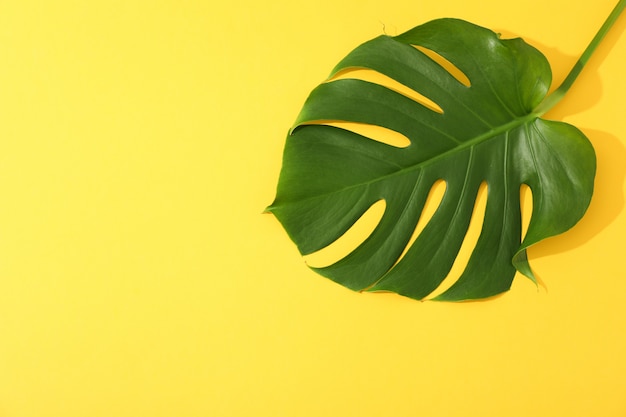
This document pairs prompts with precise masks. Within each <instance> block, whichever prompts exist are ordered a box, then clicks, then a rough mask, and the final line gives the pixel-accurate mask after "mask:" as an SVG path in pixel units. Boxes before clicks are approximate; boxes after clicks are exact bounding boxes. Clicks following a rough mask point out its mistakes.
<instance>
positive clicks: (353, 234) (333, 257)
mask: <svg viewBox="0 0 626 417" xmlns="http://www.w3.org/2000/svg"><path fill="white" fill-rule="evenodd" d="M385 206H386V204H385V200H379V201H377V202H376V203H374V204H372V206H371V207H370V208H368V209H367V211H366V212H365V213H363V215H362V216H361V217H360V218H359V219H358V220H357V221H356V222H355V223H354V224H353V225H352V227H350V229H348V231H346V233H344V234H343V235H342V236H340V237H339V238H338V239H337V240H335V241H334V242H333V243H331V244H330V245H328V246H326V247H325V248H322V249H320V250H318V251H316V252H313V253H311V254H308V255H306V256H305V257H304V260H305V262H306V263H307V265H309V266H312V267H317V268H322V267H325V266H329V265H332V264H334V263H335V262H337V261H339V260H340V259H343V258H345V257H346V256H348V255H349V254H350V253H352V252H353V251H354V250H355V249H356V248H357V247H358V246H359V245H360V244H361V243H363V241H364V240H365V239H367V238H368V237H369V236H370V235H371V234H372V232H373V231H374V229H376V226H378V223H380V220H381V219H382V217H383V214H384V213H385Z"/></svg>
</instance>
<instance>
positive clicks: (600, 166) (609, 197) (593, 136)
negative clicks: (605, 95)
mask: <svg viewBox="0 0 626 417" xmlns="http://www.w3.org/2000/svg"><path fill="white" fill-rule="evenodd" d="M581 130H582V131H583V132H584V133H585V135H587V137H588V138H589V140H590V141H591V143H592V144H593V147H594V148H595V150H596V158H597V170H596V179H595V185H594V193H593V197H592V198H591V203H590V204H589V208H588V210H587V213H586V214H585V216H584V217H583V218H582V219H581V220H580V221H579V222H578V224H576V225H575V226H574V227H573V228H572V229H571V230H568V231H567V232H566V233H564V234H561V235H558V236H555V237H552V238H550V239H546V240H545V241H543V242H540V243H539V244H537V245H536V246H534V247H532V248H530V249H529V252H530V256H529V257H530V258H533V259H537V258H542V257H544V256H549V255H553V254H556V253H559V252H565V251H569V250H572V249H575V248H577V247H579V246H582V245H583V244H585V243H587V242H588V241H590V240H591V239H593V238H594V237H595V236H596V235H598V234H599V233H600V232H602V230H604V229H605V228H607V227H608V226H609V225H610V224H611V223H613V221H614V220H615V219H616V218H617V217H618V216H619V214H620V213H621V212H622V210H623V209H624V193H623V189H624V181H625V180H626V148H625V147H624V145H623V144H622V143H621V141H620V140H619V139H618V138H617V137H615V136H613V135H611V134H609V133H606V132H602V131H599V130H593V129H584V128H583V129H581Z"/></svg>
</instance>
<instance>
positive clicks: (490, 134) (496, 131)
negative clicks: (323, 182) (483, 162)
mask: <svg viewBox="0 0 626 417" xmlns="http://www.w3.org/2000/svg"><path fill="white" fill-rule="evenodd" d="M538 118H539V116H538V114H537V112H531V113H528V114H527V115H524V116H521V117H516V118H514V119H513V120H511V121H510V122H508V123H505V124H503V125H501V126H498V127H496V128H493V129H491V130H488V131H487V132H485V133H482V134H480V135H478V136H477V137H475V138H473V139H470V140H467V141H465V142H462V143H461V144H459V145H458V146H455V147H453V148H451V149H449V150H447V151H445V152H443V153H441V154H439V155H435V156H434V157H432V158H429V159H427V160H425V161H421V162H418V163H416V164H414V165H411V166H408V167H405V168H402V169H399V170H398V171H394V172H392V173H389V174H386V175H383V176H380V177H378V178H375V179H373V180H370V181H364V182H359V183H357V184H352V185H349V186H347V187H343V188H340V189H338V190H335V191H331V192H328V193H323V194H317V195H314V196H311V197H307V198H303V199H299V200H297V201H295V202H296V203H301V202H304V201H308V200H314V199H318V198H321V197H327V196H330V195H333V194H337V193H341V192H344V191H347V190H350V189H353V188H356V187H363V186H366V187H367V186H370V185H372V184H374V183H376V182H379V181H384V180H387V179H389V178H393V177H395V176H399V175H405V174H407V173H409V172H412V171H415V170H419V169H423V168H425V167H428V166H429V165H432V164H434V163H436V162H437V161H439V160H441V159H444V158H446V157H448V156H449V155H452V154H454V153H456V152H461V151H463V150H464V149H467V148H469V147H472V146H474V145H477V144H479V143H483V142H486V141H488V140H490V139H493V138H495V137H497V136H499V135H500V134H502V133H505V132H509V131H512V130H513V129H515V128H517V127H519V126H523V125H525V124H528V123H530V122H532V121H533V120H536V119H538ZM296 127H297V126H296ZM303 127H306V126H304V125H303ZM294 130H295V128H294ZM368 140H369V139H368ZM285 203H286V204H289V202H285ZM272 207H274V206H270V207H268V209H271V208H272Z"/></svg>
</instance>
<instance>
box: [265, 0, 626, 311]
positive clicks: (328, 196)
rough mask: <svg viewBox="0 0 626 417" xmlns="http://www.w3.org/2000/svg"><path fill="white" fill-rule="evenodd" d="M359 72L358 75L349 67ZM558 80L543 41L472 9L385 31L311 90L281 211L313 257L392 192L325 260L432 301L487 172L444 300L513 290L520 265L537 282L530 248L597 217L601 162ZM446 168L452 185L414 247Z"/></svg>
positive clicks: (359, 278) (281, 192)
mask: <svg viewBox="0 0 626 417" xmlns="http://www.w3.org/2000/svg"><path fill="white" fill-rule="evenodd" d="M623 2H624V1H623V0H622V1H621V3H623ZM622 8H623V5H622ZM606 30H608V28H605V31H606ZM594 41H595V40H594ZM598 42H599V40H598ZM594 48H595V46H594ZM441 58H443V59H441ZM445 61H448V62H449V63H451V65H450V64H449V63H448V64H446V63H445ZM580 68H582V66H581V67H580ZM580 68H579V69H577V71H578V72H580ZM353 69H369V70H373V71H376V72H377V73H380V74H383V75H384V76H386V77H389V78H391V79H393V80H395V81H397V82H398V83H401V84H402V85H404V86H406V87H409V88H410V89H411V90H414V91H415V92H417V93H419V95H421V96H423V97H425V98H426V99H427V100H423V99H413V98H409V97H407V96H406V95H404V94H403V93H400V92H399V91H397V90H395V89H392V88H390V87H387V86H383V85H379V84H376V83H373V82H369V81H365V80H362V79H354V78H349V75H350V73H349V71H350V70H353ZM459 71H460V72H461V73H462V75H459V74H458V73H457V72H459ZM346 73H347V77H348V78H346V77H345V76H344V77H342V78H340V79H337V78H336V76H337V75H338V74H344V75H345V74H346ZM575 75H577V73H576V74H575ZM575 75H574V78H575ZM466 79H468V80H469V85H468V84H467V82H466ZM572 81H573V80H572ZM550 83H551V71H550V66H549V63H548V61H547V60H546V58H545V57H544V56H543V55H542V54H541V53H540V52H539V51H538V50H536V49H535V48H533V47H532V46H530V45H528V44H527V43H525V42H524V41H523V40H521V39H509V40H504V39H500V37H499V36H498V35H497V34H495V33H494V32H492V31H490V30H488V29H485V28H482V27H479V26H476V25H474V24H471V23H469V22H466V21H462V20H457V19H439V20H434V21H431V22H428V23H425V24H423V25H421V26H418V27H416V28H414V29H412V30H409V31H408V32H406V33H404V34H401V35H399V36H396V37H390V36H379V37H377V38H375V39H373V40H371V41H369V42H366V43H364V44H362V45H361V46H359V47H357V48H356V49H355V50H354V51H352V52H351V53H350V54H349V55H348V56H346V57H345V58H344V59H343V60H342V61H341V62H340V63H339V64H338V65H337V66H336V67H335V68H334V70H333V71H332V73H331V76H330V78H329V80H328V81H327V82H324V83H322V84H321V85H319V86H318V87H317V88H315V89H314V90H313V91H312V92H311V94H310V96H309V98H308V99H307V100H306V103H305V104H304V107H303V109H302V111H301V112H300V115H299V116H298V118H297V121H296V123H295V125H294V126H293V128H292V130H291V131H290V133H289V135H288V137H287V141H286V145H285V149H284V156H283V167H282V170H281V173H280V178H279V183H278V189H277V195H276V198H275V200H274V202H273V203H272V205H271V206H269V207H268V208H267V211H268V212H272V213H273V214H274V215H275V216H276V217H277V218H278V220H279V221H280V222H281V223H282V225H283V227H284V228H285V230H286V231H287V233H288V234H289V236H290V237H291V239H292V240H293V241H294V242H295V243H296V245H297V247H298V249H299V251H300V252H301V253H302V254H303V255H307V254H311V253H313V252H316V251H318V250H320V249H322V248H324V247H326V246H328V245H329V244H331V243H333V242H334V241H336V240H337V239H338V238H339V237H341V236H342V235H343V234H344V233H345V232H346V231H347V230H348V229H350V227H351V226H352V225H353V224H354V223H355V222H356V221H357V220H358V219H359V218H360V217H361V216H362V214H363V213H365V212H366V211H367V210H368V209H369V208H370V207H371V206H372V205H373V204H374V203H376V202H377V201H380V200H384V201H385V203H386V206H385V212H384V215H383V216H382V219H381V220H380V222H379V224H378V225H377V226H376V228H375V230H374V231H373V232H372V233H371V235H370V236H369V237H368V238H367V239H365V241H363V243H361V244H360V246H358V247H357V248H356V249H355V250H354V251H353V252H351V253H350V254H349V255H347V256H346V257H344V258H343V259H341V260H339V261H338V262H336V263H334V264H332V265H330V266H327V267H321V268H313V269H314V270H315V271H316V272H318V273H320V274H321V275H323V276H325V277H328V278H330V279H332V280H333V281H336V282H337V283H339V284H341V285H344V286H346V287H348V288H350V289H353V290H358V291H362V290H367V291H393V292H396V293H399V294H402V295H404V296H408V297H411V298H415V299H423V298H425V297H427V296H428V295H429V294H431V293H432V292H433V291H434V290H435V289H436V288H437V287H438V286H439V285H440V284H441V283H442V281H443V280H444V279H445V278H446V276H447V275H448V273H449V271H450V269H451V267H452V265H453V263H454V261H455V259H456V257H457V255H458V252H459V249H460V248H461V244H462V243H463V240H464V238H465V236H466V233H467V230H468V227H469V224H470V220H471V217H472V212H473V210H474V206H475V202H476V197H477V193H478V189H479V187H480V186H481V184H483V183H486V184H487V190H488V193H487V204H486V208H485V215H484V220H483V226H482V231H481V233H480V237H479V238H478V241H477V243H476V245H475V247H474V249H473V251H472V254H471V257H470V259H469V261H468V263H467V265H466V267H465V269H464V271H463V273H462V275H461V276H460V278H459V279H458V280H457V281H456V282H455V283H454V284H453V285H452V286H451V287H450V288H449V289H448V290H446V291H445V292H444V293H442V294H441V295H439V296H437V297H436V298H435V299H436V300H448V301H460V300H471V299H479V298H485V297H490V296H493V295H496V294H499V293H501V292H504V291H507V290H508V289H509V288H510V286H511V282H512V280H513V278H514V276H515V273H516V270H519V271H520V272H522V273H523V274H525V275H526V276H528V277H529V278H530V279H532V280H533V281H534V280H535V278H534V276H533V274H532V271H531V268H530V266H529V264H528V259H527V255H526V249H527V248H528V247H529V246H531V245H533V244H535V243H537V242H539V241H540V240H543V239H545V238H547V237H550V236H554V235H556V234H559V233H562V232H564V231H566V230H568V229H569V228H571V227H572V226H573V225H574V224H575V223H576V222H577V221H578V220H579V219H580V218H581V217H582V216H583V214H584V213H585V211H586V209H587V207H588V205H589V202H590V199H591V196H592V193H593V182H594V175H595V168H596V161H595V154H594V150H593V148H592V146H591V144H590V142H589V141H588V139H587V138H586V137H585V135H584V134H583V133H582V132H581V131H580V130H578V129H577V128H575V127H574V126H571V125H568V124H566V123H562V122H556V121H549V120H544V119H542V118H540V116H541V115H542V114H543V113H544V112H545V111H546V110H547V109H548V108H549V107H551V106H552V105H553V104H554V103H555V102H556V101H558V98H560V96H562V94H563V93H564V90H567V88H569V85H568V86H566V87H563V88H562V89H561V90H559V94H560V96H559V97H557V98H554V97H553V98H552V99H551V100H552V101H553V102H552V103H550V105H549V106H548V105H546V104H545V102H544V99H546V94H547V92H548V89H549V86H550ZM570 85H571V82H570ZM431 102H433V103H435V105H434V106H433V105H432V103H431ZM542 102H544V103H543V104H542ZM329 121H342V122H353V123H359V124H366V125H374V126H380V127H383V128H386V129H390V130H392V131H395V132H398V133H400V134H402V135H404V136H406V137H407V138H408V139H409V140H410V145H409V146H407V147H405V148H399V147H395V146H391V145H389V144H386V143H381V142H378V141H375V140H371V139H369V138H367V137H365V136H362V135H360V134H358V133H355V132H353V131H351V130H348V129H344V128H340V127H336V126H330V125H328V123H327V122H329ZM439 180H443V181H444V182H445V184H446V191H445V195H444V197H443V199H442V200H441V203H440V205H439V206H438V208H437V210H436V212H435V214H434V215H433V216H432V218H431V219H430V221H429V222H428V224H427V225H426V226H425V228H424V229H423V230H422V231H421V233H420V234H419V236H418V237H417V239H415V241H414V242H413V243H412V244H411V246H410V247H409V248H408V250H406V251H405V248H406V246H407V244H408V243H409V241H410V240H411V235H412V234H413V231H414V230H415V226H416V224H417V222H418V220H419V219H420V216H421V215H422V214H423V210H424V206H425V204H426V201H427V197H428V194H429V192H430V190H431V188H432V187H433V185H434V184H435V183H436V182H437V181H439ZM523 184H526V185H528V186H529V187H530V189H531V190H532V196H533V212H532V218H531V221H530V225H529V227H528V231H527V233H526V236H525V237H524V239H523V240H522V235H521V234H522V224H521V213H520V187H521V186H522V185H523ZM403 252H405V253H404V255H403V256H401V255H402V254H403Z"/></svg>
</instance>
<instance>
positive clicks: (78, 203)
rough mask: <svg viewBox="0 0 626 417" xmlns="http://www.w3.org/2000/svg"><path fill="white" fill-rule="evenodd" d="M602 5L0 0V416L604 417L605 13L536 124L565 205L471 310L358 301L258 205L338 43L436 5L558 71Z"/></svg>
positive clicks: (607, 253)
mask: <svg viewBox="0 0 626 417" xmlns="http://www.w3.org/2000/svg"><path fill="white" fill-rule="evenodd" d="M613 6H614V0H597V1H594V2H593V3H589V2H572V1H571V0H527V1H524V2H508V3H507V2H502V1H501V0H497V1H496V0H482V1H480V2H473V3H472V2H468V1H466V0H441V1H419V0H418V1H414V0H413V1H408V0H402V1H394V0H384V1H382V0H380V1H362V0H359V1H356V0H345V1H339V2H338V1H328V0H319V1H314V2H306V3H304V2H303V3H299V2H294V1H291V0H281V1H268V2H261V1H244V2H243V3H242V2H220V3H216V2H212V1H206V0H205V1H194V0H188V1H180V0H176V1H174V0H164V1H127V0H124V1H111V0H107V1H99V0H98V1H87V0H85V1H66V0H59V1H49V2H45V1H31V0H24V1H4V2H3V3H2V5H0V57H1V59H0V103H1V104H0V416H1V417H59V416H63V417H74V416H81V417H82V416H90V417H99V416H107V417H108V416H115V417H137V416H150V417H159V416H163V417H172V416H185V417H196V416H216V417H221V416H225V417H233V416H255V417H262V416H272V417H276V416H298V417H308V416H316V417H319V416H331V417H352V416H354V417H374V416H394V417H408V416H429V417H437V416H442V417H443V416H508V417H515V416H519V417H522V416H524V417H526V416H535V417H541V416H546V417H547V416H550V417H554V416H568V417H576V416H580V417H586V416H603V417H618V416H625V415H626V377H625V375H626V332H625V331H624V330H625V324H626V272H625V270H624V261H625V258H624V243H625V242H624V232H625V231H626V214H625V213H624V210H623V206H624V191H625V186H624V176H625V174H626V168H625V167H626V150H625V143H626V117H624V97H626V78H625V77H624V68H625V67H626V36H625V35H624V32H625V31H626V16H622V18H621V19H620V20H619V21H618V23H617V26H616V27H615V28H614V30H613V31H612V32H611V33H610V34H609V36H608V38H607V39H606V41H605V43H604V44H603V45H602V46H601V48H600V50H599V51H598V53H597V54H596V55H595V56H594V58H593V61H592V62H591V63H590V64H589V66H588V67H587V68H586V70H585V72H584V73H583V75H582V76H581V77H580V79H579V80H578V82H577V84H576V85H575V86H574V88H573V89H572V90H571V91H570V93H569V95H568V96H567V97H566V99H565V100H564V101H563V102H562V103H561V105H560V106H559V107H558V109H556V110H555V111H553V112H552V113H550V114H549V115H548V116H549V117H552V118H555V119H558V120H565V121H567V122H570V123H573V124H575V125H577V126H579V127H580V128H581V129H582V130H584V132H585V133H587V135H588V136H589V138H590V140H591V141H592V142H593V144H594V146H595V147H596V151H597V154H598V163H599V167H598V175H597V190H596V194H595V196H594V199H593V201H592V204H591V207H590V209H589V212H588V215H587V216H586V217H585V218H584V220H582V222H581V223H580V224H579V225H577V226H576V227H575V228H574V229H573V230H571V231H570V232H569V233H567V234H565V235H562V236H560V237H557V238H554V239H551V240H549V241H546V242H544V243H542V244H541V245H540V246H538V247H536V248H533V249H532V250H531V251H530V257H531V262H532V263H533V265H534V268H535V270H536V271H537V273H538V275H539V276H540V277H541V279H542V281H543V282H544V283H545V288H543V287H540V288H539V289H536V288H535V287H534V286H533V285H532V283H531V282H530V281H528V280H527V279H525V278H522V277H519V276H518V277H517V278H516V279H515V281H514V285H513V288H512V291H510V292H509V293H507V294H505V295H504V296H502V297H499V298H496V299H494V300H491V301H488V302H477V303H463V304H441V303H433V302H425V303H420V302H416V301H411V300H408V299H405V298H402V297H399V296H395V295H392V294H357V293H352V292H350V291H349V290H346V289H344V288H343V287H340V286H339V285H336V284H334V283H332V282H330V281H328V280H326V279H324V278H322V277H319V276H317V275H315V274H314V273H313V272H311V271H310V270H308V269H307V268H306V266H305V264H304V261H303V260H302V258H301V257H300V256H299V255H298V253H297V251H296V249H295V247H294V245H293V244H292V243H291V242H290V241H289V239H288V238H287V236H286V234H285V233H284V232H283V230H282V229H281V227H280V225H279V223H278V222H277V221H276V219H275V218H273V217H272V216H271V215H262V214H261V212H262V210H263V209H264V207H265V206H266V205H267V204H269V203H270V202H271V201H272V199H273V196H274V190H275V184H276V181H277V179H278V173H279V169H280V162H281V152H282V147H283V144H284V138H285V133H286V132H287V129H288V127H289V126H290V125H291V123H292V122H293V120H294V119H295V117H296V115H297V113H298V111H299V110H300V107H301V105H302V103H303V100H304V99H305V98H306V96H307V95H308V93H309V91H310V90H311V89H312V88H313V87H314V86H315V85H317V83H319V82H320V81H322V80H323V79H324V78H325V77H326V75H327V74H328V72H329V71H330V69H331V68H332V67H333V66H334V65H335V64H336V63H337V62H338V61H339V59H341V58H342V57H343V56H344V55H345V54H346V53H347V52H348V51H349V50H351V49H352V48H353V47H355V46H356V45H358V44H359V43H361V42H363V41H366V40H369V39H371V38H373V37H375V36H377V35H379V34H381V33H382V32H383V31H385V32H386V33H388V34H392V35H393V34H398V33H401V32H403V31H404V30H407V29H409V28H411V27H413V26H415V25H417V24H420V23H423V22H425V21H427V20H430V19H433V18H437V17H444V16H454V17H460V18H464V19H467V20H470V21H473V22H475V23H478V24H481V25H483V26H487V27H490V28H492V29H494V30H497V31H499V32H501V33H503V35H504V36H513V35H518V36H523V37H524V38H525V39H527V40H528V41H529V42H530V43H532V44H533V45H535V46H537V47H539V48H540V49H541V50H542V51H543V52H544V53H545V54H546V55H547V57H548V58H549V60H550V61H551V63H552V65H553V68H554V72H555V77H554V78H555V79H556V80H557V81H560V80H561V79H562V78H563V77H564V75H565V73H566V71H567V70H568V69H569V67H570V66H571V65H572V64H573V62H574V61H575V57H576V56H577V55H578V54H579V53H580V52H582V50H583V49H584V47H585V46H586V45H587V42H588V41H589V40H590V39H591V37H592V36H593V34H594V33H595V31H596V30H597V29H598V28H599V26H600V25H601V23H602V22H603V20H604V18H605V16H606V15H608V13H609V11H610V10H611V9H612V7H613Z"/></svg>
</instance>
